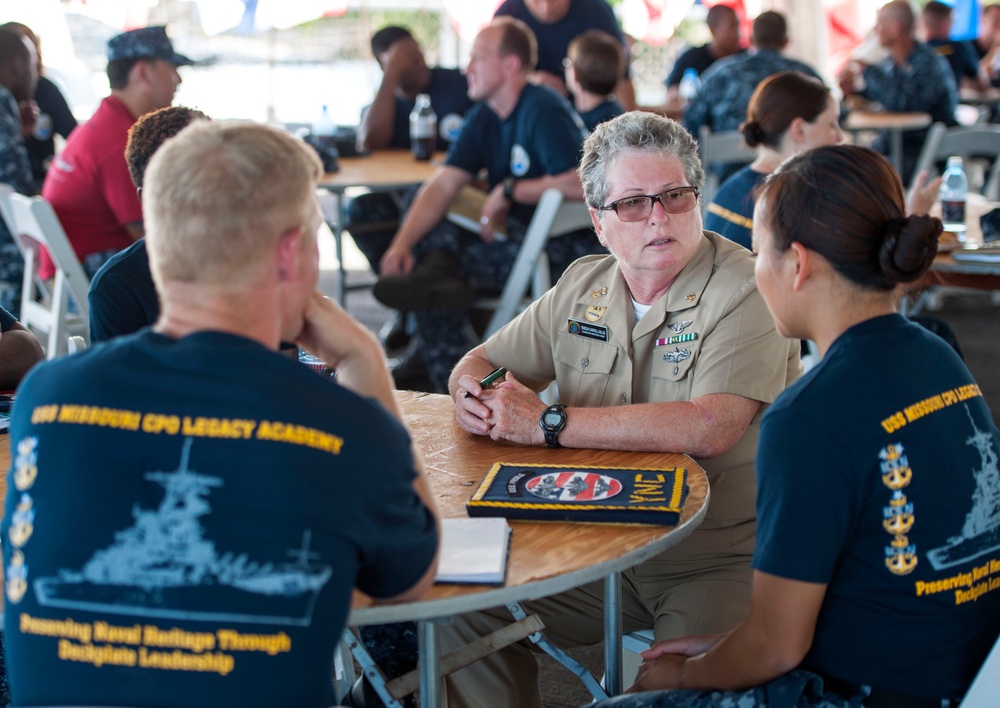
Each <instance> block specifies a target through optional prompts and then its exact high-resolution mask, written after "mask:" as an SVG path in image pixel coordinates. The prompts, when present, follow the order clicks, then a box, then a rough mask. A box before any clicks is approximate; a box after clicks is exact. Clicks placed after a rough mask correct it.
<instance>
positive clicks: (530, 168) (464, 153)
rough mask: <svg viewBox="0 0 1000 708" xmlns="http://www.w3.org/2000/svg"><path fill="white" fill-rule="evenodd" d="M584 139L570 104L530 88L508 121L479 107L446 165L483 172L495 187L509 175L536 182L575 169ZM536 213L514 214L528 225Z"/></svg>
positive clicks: (528, 209)
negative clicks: (535, 180)
mask: <svg viewBox="0 0 1000 708" xmlns="http://www.w3.org/2000/svg"><path fill="white" fill-rule="evenodd" d="M586 137H587V129H586V128H585V127H584V125H583V122H582V121H581V120H580V117H579V116H578V115H577V114H576V111H574V110H573V108H572V107H571V106H570V105H569V102H568V101H566V99H564V98H563V97H562V96H559V95H558V94H557V93H556V92H555V91H553V90H552V89H549V88H547V87H545V86H536V85H534V84H528V85H527V86H525V87H524V90H523V91H521V96H520V98H518V101H517V105H516V106H514V110H513V112H512V113H511V114H510V115H509V116H507V118H505V119H501V118H500V116H498V115H497V114H496V113H494V112H493V110H492V109H491V108H490V107H489V105H487V103H486V102H485V101H482V102H480V103H478V104H476V105H475V106H474V107H473V109H472V110H471V111H469V115H468V117H467V119H466V121H465V127H464V128H463V129H462V133H461V135H459V136H458V140H457V141H456V142H455V143H453V144H452V147H451V152H449V153H448V159H447V161H446V163H445V164H447V165H449V166H451V167H458V168H460V169H462V170H465V171H466V172H468V173H470V174H472V175H476V174H478V172H479V170H481V169H483V168H485V169H486V171H487V173H488V181H489V186H490V188H493V187H495V186H496V185H498V184H499V183H500V182H502V181H503V180H504V179H505V178H506V177H510V176H513V177H516V178H517V179H533V178H536V177H544V176H546V175H558V174H560V173H562V172H565V171H566V170H570V169H573V168H575V167H576V166H577V164H579V162H580V150H581V148H582V147H583V141H584V139H585V138H586ZM533 210H534V206H531V205H525V204H515V205H514V209H513V211H514V212H515V213H517V214H518V216H519V217H526V220H525V223H527V220H529V219H530V218H531V213H532V211H533Z"/></svg>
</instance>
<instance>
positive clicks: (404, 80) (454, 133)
mask: <svg viewBox="0 0 1000 708" xmlns="http://www.w3.org/2000/svg"><path fill="white" fill-rule="evenodd" d="M371 49H372V55H373V56H374V57H375V61H377V62H378V65H379V68H381V69H382V82H381V83H380V84H379V87H378V90H377V91H376V92H375V99H374V100H373V101H372V103H371V105H369V106H367V107H365V109H364V111H362V113H361V124H360V126H359V131H358V143H359V144H360V145H361V147H362V148H363V149H365V150H384V149H386V148H400V149H405V150H409V149H410V112H411V111H412V110H413V106H414V104H415V101H416V98H417V94H421V93H425V94H427V95H428V96H429V97H430V99H431V107H432V108H433V109H434V113H435V114H436V115H437V121H438V123H437V125H438V134H437V149H438V150H447V149H448V148H449V147H450V146H451V144H452V143H453V142H455V139H456V138H457V137H458V134H459V133H460V132H461V131H462V125H464V123H465V114H466V113H467V112H468V110H469V108H471V107H472V101H471V100H470V99H469V96H468V92H469V86H468V82H467V81H466V79H465V76H464V75H463V74H462V72H461V71H460V70H459V69H446V68H444V67H441V66H435V67H429V66H427V61H426V60H425V59H424V53H423V49H421V47H420V44H419V43H418V42H417V40H415V39H414V38H413V35H412V34H410V31H409V30H408V29H406V28H405V27H398V26H396V25H389V26H387V27H383V28H382V29H380V30H379V31H378V32H376V33H375V34H373V35H372V38H371ZM376 262H377V261H376Z"/></svg>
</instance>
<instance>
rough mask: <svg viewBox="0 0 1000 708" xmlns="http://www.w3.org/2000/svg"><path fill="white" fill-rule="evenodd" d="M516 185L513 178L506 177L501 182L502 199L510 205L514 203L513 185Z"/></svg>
mask: <svg viewBox="0 0 1000 708" xmlns="http://www.w3.org/2000/svg"><path fill="white" fill-rule="evenodd" d="M515 184H517V180H516V179H514V178H513V177H506V178H504V181H503V198H504V199H506V200H507V201H508V202H510V203H511V204H513V203H514V185H515Z"/></svg>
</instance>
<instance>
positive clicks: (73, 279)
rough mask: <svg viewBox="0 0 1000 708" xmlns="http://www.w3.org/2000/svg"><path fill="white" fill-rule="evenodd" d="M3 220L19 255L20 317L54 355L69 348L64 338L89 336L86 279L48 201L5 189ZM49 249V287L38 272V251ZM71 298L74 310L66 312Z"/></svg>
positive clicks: (85, 338) (84, 338) (63, 352)
mask: <svg viewBox="0 0 1000 708" xmlns="http://www.w3.org/2000/svg"><path fill="white" fill-rule="evenodd" d="M0 204H3V207H2V211H3V217H4V220H5V221H6V222H7V226H8V228H9V229H10V233H11V236H12V237H13V238H14V242H15V243H16V244H17V247H18V248H19V249H20V251H21V255H22V256H23V257H24V280H23V282H22V285H21V315H20V318H19V320H20V322H21V324H23V325H24V326H25V327H27V328H28V329H30V330H32V331H33V332H35V334H36V335H38V337H39V339H40V340H41V341H42V346H43V347H44V348H45V356H46V357H47V358H49V359H53V358H55V357H57V356H59V355H61V354H65V353H67V351H68V350H69V342H68V340H69V337H70V336H71V335H76V336H79V337H82V338H83V340H84V343H85V344H86V343H87V342H89V340H90V315H89V307H88V304H87V290H88V289H89V287H90V279H89V278H88V277H87V275H86V274H85V273H84V272H83V266H81V265H80V261H79V260H78V259H77V257H76V253H74V252H73V247H72V246H71V245H70V243H69V239H67V238H66V232H65V231H63V228H62V225H61V224H60V223H59V219H58V218H57V217H56V214H55V212H54V211H53V210H52V205H51V204H49V203H48V202H47V201H46V200H44V199H43V198H41V197H26V196H24V195H22V194H17V193H8V194H7V195H6V196H4V197H2V198H0ZM42 248H45V249H47V250H48V252H49V256H50V258H51V260H52V262H53V264H54V265H55V269H56V273H55V277H54V279H53V281H52V287H51V290H49V288H48V287H47V284H46V283H45V281H44V280H42V279H41V278H40V277H39V276H38V265H39V254H40V251H41V249H42ZM71 297H72V299H73V302H74V303H75V305H76V312H74V313H70V312H69V300H70V298H71Z"/></svg>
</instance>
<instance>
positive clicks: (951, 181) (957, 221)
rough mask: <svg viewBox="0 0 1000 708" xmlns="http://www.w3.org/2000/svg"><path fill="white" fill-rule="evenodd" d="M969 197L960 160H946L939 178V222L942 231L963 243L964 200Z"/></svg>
mask: <svg viewBox="0 0 1000 708" xmlns="http://www.w3.org/2000/svg"><path fill="white" fill-rule="evenodd" d="M968 196H969V179H968V178H967V177H966V176H965V170H964V169H962V158H961V157H957V156H954V155H953V156H952V157H949V158H948V169H946V170H945V171H944V175H943V176H942V178H941V189H940V191H939V192H938V198H939V199H940V200H941V221H943V222H944V230H945V231H950V232H952V233H953V234H955V236H957V237H958V240H959V241H965V200H966V198H967V197H968Z"/></svg>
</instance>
